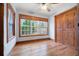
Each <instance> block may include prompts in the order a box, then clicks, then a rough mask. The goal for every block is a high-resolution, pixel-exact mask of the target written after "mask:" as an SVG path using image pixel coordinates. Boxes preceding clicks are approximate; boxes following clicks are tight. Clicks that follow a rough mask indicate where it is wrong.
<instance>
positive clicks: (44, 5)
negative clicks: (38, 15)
mask: <svg viewBox="0 0 79 59" xmlns="http://www.w3.org/2000/svg"><path fill="white" fill-rule="evenodd" d="M58 4H59V3H41V4H40V5H41V9H42V10H46V11H48V12H50V11H51V9H52V8H53V5H58Z"/></svg>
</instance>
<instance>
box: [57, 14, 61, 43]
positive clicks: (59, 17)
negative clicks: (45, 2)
mask: <svg viewBox="0 0 79 59" xmlns="http://www.w3.org/2000/svg"><path fill="white" fill-rule="evenodd" d="M56 41H57V42H59V43H62V15H59V16H56Z"/></svg>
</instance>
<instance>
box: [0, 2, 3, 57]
mask: <svg viewBox="0 0 79 59" xmlns="http://www.w3.org/2000/svg"><path fill="white" fill-rule="evenodd" d="M3 17H4V4H2V3H0V56H2V55H3V20H4V19H3Z"/></svg>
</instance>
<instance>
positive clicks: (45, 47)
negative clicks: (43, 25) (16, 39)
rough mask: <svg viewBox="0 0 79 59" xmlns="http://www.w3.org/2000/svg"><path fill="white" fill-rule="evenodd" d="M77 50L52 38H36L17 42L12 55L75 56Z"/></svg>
mask: <svg viewBox="0 0 79 59" xmlns="http://www.w3.org/2000/svg"><path fill="white" fill-rule="evenodd" d="M75 55H77V51H76V50H75V49H74V48H73V47H70V46H66V45H63V44H61V43H55V42H53V41H52V40H36V41H29V42H20V43H17V44H16V46H15V47H14V48H13V50H12V52H11V56H75Z"/></svg>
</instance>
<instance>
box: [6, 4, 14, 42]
mask: <svg viewBox="0 0 79 59" xmlns="http://www.w3.org/2000/svg"><path fill="white" fill-rule="evenodd" d="M6 13H7V15H6V16H7V42H9V41H10V40H11V39H10V38H12V37H13V36H15V11H14V9H13V8H12V6H11V5H10V4H6Z"/></svg>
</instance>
